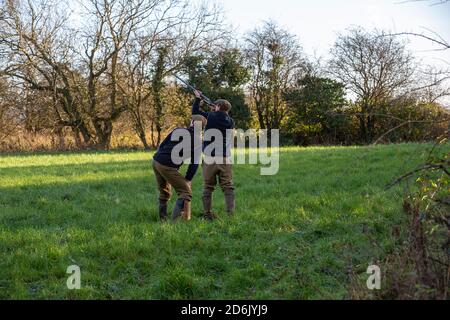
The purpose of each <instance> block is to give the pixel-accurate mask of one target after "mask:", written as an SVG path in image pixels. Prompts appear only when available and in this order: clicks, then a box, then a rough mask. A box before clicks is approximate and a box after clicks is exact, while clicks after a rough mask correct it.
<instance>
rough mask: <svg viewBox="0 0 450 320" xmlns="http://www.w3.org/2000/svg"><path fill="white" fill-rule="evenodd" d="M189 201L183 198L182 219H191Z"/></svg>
mask: <svg viewBox="0 0 450 320" xmlns="http://www.w3.org/2000/svg"><path fill="white" fill-rule="evenodd" d="M191 218H192V217H191V202H190V201H187V200H185V201H184V209H183V219H184V221H191Z"/></svg>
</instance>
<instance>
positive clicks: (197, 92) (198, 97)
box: [194, 90, 202, 99]
mask: <svg viewBox="0 0 450 320" xmlns="http://www.w3.org/2000/svg"><path fill="white" fill-rule="evenodd" d="M194 95H195V97H196V98H197V99H201V98H202V93H201V92H200V91H198V90H194Z"/></svg>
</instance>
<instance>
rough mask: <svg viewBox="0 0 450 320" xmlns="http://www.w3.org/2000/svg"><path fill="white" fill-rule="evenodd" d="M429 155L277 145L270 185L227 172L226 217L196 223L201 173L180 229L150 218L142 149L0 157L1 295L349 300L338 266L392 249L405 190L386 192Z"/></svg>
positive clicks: (248, 168)
mask: <svg viewBox="0 0 450 320" xmlns="http://www.w3.org/2000/svg"><path fill="white" fill-rule="evenodd" d="M429 149H430V146H429V145H426V144H422V145H421V144H404V145H389V146H378V147H349V148H344V147H342V148H331V147H330V148H326V147H324V148H306V149H305V148H284V149H282V151H281V160H280V161H281V162H280V172H279V174H278V175H276V176H272V177H270V176H269V177H264V176H260V175H259V167H258V166H256V165H236V166H235V168H234V175H235V185H236V190H237V208H238V209H237V214H236V216H235V217H233V218H227V217H225V214H224V201H223V199H222V195H221V193H220V192H219V191H216V194H215V208H216V211H217V212H218V213H219V214H220V215H221V216H222V217H223V218H222V219H221V220H220V221H217V222H214V223H210V222H204V221H201V220H200V219H199V218H198V217H199V216H200V214H201V201H200V197H201V177H200V175H198V176H197V177H196V178H195V181H194V200H193V205H192V206H193V213H194V220H193V221H192V222H190V223H177V224H162V223H159V222H158V218H157V208H156V199H157V190H156V187H155V182H154V177H153V173H152V170H151V162H150V159H151V156H152V154H151V153H147V152H103V153H71V154H17V155H3V156H0V298H1V299H343V298H347V297H348V290H349V283H350V278H349V273H348V271H349V268H353V269H355V270H356V271H357V273H359V274H364V273H365V271H366V269H367V267H368V266H369V265H370V264H372V262H374V261H376V260H377V259H381V258H383V257H384V255H385V254H387V253H389V252H391V251H392V250H394V249H395V246H396V243H395V242H394V240H393V237H392V236H391V232H392V228H393V227H394V226H396V225H397V224H399V223H401V222H402V220H403V219H404V215H403V213H402V211H401V203H402V201H401V198H402V192H403V190H402V189H401V188H400V187H397V188H394V189H391V190H389V191H385V190H384V186H385V185H386V184H387V183H389V182H391V181H392V180H393V179H395V178H396V177H398V176H400V175H401V174H402V173H404V172H406V171H408V170H409V169H413V168H415V167H416V166H417V165H418V164H419V163H420V162H421V161H422V160H423V158H424V157H425V155H426V151H427V150H429ZM174 201H175V199H173V200H172V203H171V206H172V205H173V202H174ZM74 264H75V265H78V266H80V267H81V272H82V275H81V282H82V288H81V290H68V289H67V287H66V281H67V277H68V276H69V275H68V274H66V269H67V267H68V266H70V265H74Z"/></svg>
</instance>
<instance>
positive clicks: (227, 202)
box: [224, 190, 236, 216]
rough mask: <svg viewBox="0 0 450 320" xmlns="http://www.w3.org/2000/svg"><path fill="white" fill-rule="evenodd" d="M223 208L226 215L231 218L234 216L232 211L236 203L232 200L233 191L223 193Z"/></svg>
mask: <svg viewBox="0 0 450 320" xmlns="http://www.w3.org/2000/svg"><path fill="white" fill-rule="evenodd" d="M224 195H225V207H226V210H227V213H228V215H230V216H232V215H233V214H234V209H235V208H236V202H235V199H234V191H233V190H229V191H225V193H224Z"/></svg>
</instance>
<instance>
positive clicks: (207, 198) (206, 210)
mask: <svg viewBox="0 0 450 320" xmlns="http://www.w3.org/2000/svg"><path fill="white" fill-rule="evenodd" d="M211 209H212V194H210V193H204V194H203V219H205V220H210V221H212V220H215V219H217V216H216V215H215V214H214V213H212V211H211Z"/></svg>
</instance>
